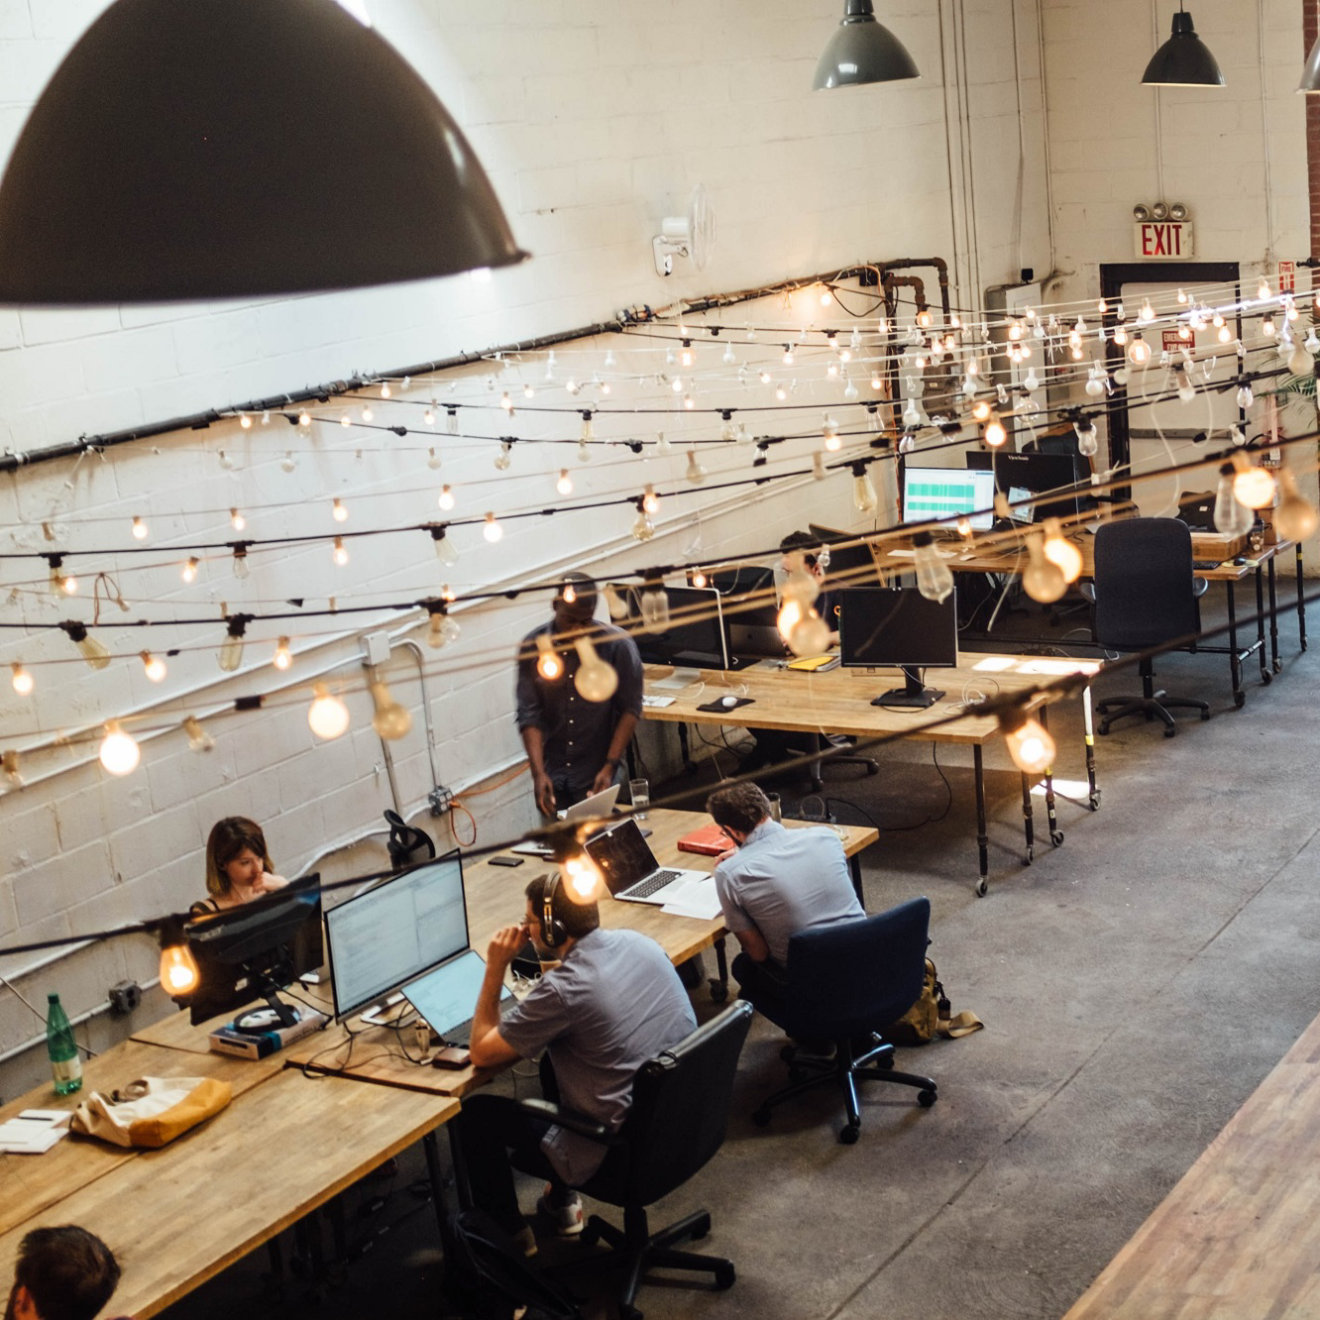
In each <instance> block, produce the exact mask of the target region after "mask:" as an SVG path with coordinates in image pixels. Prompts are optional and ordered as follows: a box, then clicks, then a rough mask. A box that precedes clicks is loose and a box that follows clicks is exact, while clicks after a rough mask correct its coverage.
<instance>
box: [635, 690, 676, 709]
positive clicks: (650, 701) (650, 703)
mask: <svg viewBox="0 0 1320 1320" xmlns="http://www.w3.org/2000/svg"><path fill="white" fill-rule="evenodd" d="M673 704H674V698H673V697H653V696H651V695H649V694H647V695H645V696H643V697H642V708H643V709H644V710H645V709H646V708H647V707H650V708H651V709H652V710H655V709H657V708H660V707H664V706H672V705H673Z"/></svg>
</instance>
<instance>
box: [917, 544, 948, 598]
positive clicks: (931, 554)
mask: <svg viewBox="0 0 1320 1320" xmlns="http://www.w3.org/2000/svg"><path fill="white" fill-rule="evenodd" d="M912 566H913V568H914V569H915V570H916V574H917V590H918V591H919V592H921V594H922V595H923V596H924V597H925V598H926V599H927V600H933V601H942V600H944V599H945V597H946V596H948V594H949V593H950V592H951V591H952V590H953V574H952V573H951V572H950V571H949V566H948V564H946V563H945V562H944V560H943V558H941V556H940V553H939V551H937V550H936V549H935V538H934V537H933V536H932V535H931V534H930V533H929V532H925V531H922V532H917V533H916V535H914V536H913V538H912Z"/></svg>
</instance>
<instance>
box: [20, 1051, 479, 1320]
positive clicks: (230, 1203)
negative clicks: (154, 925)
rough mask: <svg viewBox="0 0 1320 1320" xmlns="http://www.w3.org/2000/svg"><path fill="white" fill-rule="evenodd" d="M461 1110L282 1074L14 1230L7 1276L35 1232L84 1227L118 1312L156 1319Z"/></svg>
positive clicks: (423, 1098) (447, 1103) (450, 1103)
mask: <svg viewBox="0 0 1320 1320" xmlns="http://www.w3.org/2000/svg"><path fill="white" fill-rule="evenodd" d="M110 1053H111V1054H113V1053H114V1051H111V1052H110ZM457 1112H458V1102H457V1101H454V1100H446V1099H443V1098H440V1097H436V1096H431V1095H420V1094H418V1093H416V1092H413V1091H406V1090H402V1089H396V1088H385V1087H375V1086H361V1085H358V1084H356V1083H353V1082H347V1081H341V1080H339V1079H337V1078H333V1077H325V1078H318V1079H315V1080H311V1079H308V1078H305V1077H302V1076H300V1075H299V1074H297V1073H295V1072H291V1071H284V1072H281V1073H278V1074H276V1075H275V1076H273V1077H267V1079H266V1080H265V1081H263V1082H262V1083H261V1084H260V1085H258V1086H256V1087H254V1088H252V1089H251V1090H249V1091H247V1092H245V1093H244V1094H243V1095H241V1096H239V1097H238V1098H237V1099H235V1100H234V1102H233V1103H232V1104H231V1105H230V1106H229V1107H228V1108H227V1109H225V1110H224V1111H222V1112H221V1113H219V1114H217V1115H216V1116H215V1117H214V1118H212V1119H210V1120H209V1121H208V1122H206V1123H204V1124H203V1125H202V1126H201V1127H198V1128H195V1129H194V1130H193V1131H192V1132H189V1133H187V1134H186V1135H185V1136H182V1137H180V1138H179V1139H178V1140H176V1141H174V1142H172V1143H171V1144H170V1145H168V1146H165V1147H163V1148H162V1149H161V1150H155V1151H140V1152H134V1153H133V1154H132V1155H130V1156H129V1157H128V1158H127V1159H126V1160H123V1161H122V1162H121V1163H120V1164H119V1165H118V1166H117V1167H115V1168H114V1169H112V1170H110V1171H104V1170H103V1171H102V1175H101V1176H98V1177H94V1178H90V1179H89V1180H88V1181H87V1182H86V1183H85V1184H84V1185H83V1186H82V1187H80V1188H79V1189H78V1190H76V1191H72V1192H70V1193H69V1194H68V1195H65V1196H63V1197H62V1198H61V1199H60V1200H58V1201H57V1202H54V1203H53V1204H51V1205H50V1206H49V1207H48V1208H47V1209H45V1210H44V1211H42V1212H41V1213H38V1214H36V1215H32V1216H29V1217H28V1218H27V1219H26V1220H25V1221H23V1222H22V1223H20V1224H17V1225H15V1226H14V1227H12V1228H11V1229H10V1230H9V1231H8V1232H6V1233H5V1234H3V1236H0V1278H4V1279H9V1278H11V1277H12V1276H13V1266H14V1258H15V1256H16V1254H17V1251H18V1245H19V1242H20V1240H21V1239H22V1237H23V1235H24V1233H26V1232H27V1231H28V1230H29V1229H32V1228H36V1227H39V1226H41V1225H49V1224H67V1223H74V1224H80V1225H82V1226H83V1227H84V1228H87V1229H89V1230H90V1231H91V1232H93V1233H95V1234H96V1235H97V1236H98V1237H100V1238H102V1239H103V1240H104V1241H105V1243H106V1244H107V1245H108V1246H109V1247H110V1249H111V1250H112V1251H113V1252H114V1253H115V1256H116V1258H117V1259H118V1260H119V1263H120V1267H121V1269H122V1270H123V1275H122V1278H121V1279H120V1283H119V1288H118V1290H117V1291H116V1293H115V1295H114V1297H113V1298H112V1299H111V1301H110V1305H109V1307H108V1308H107V1310H108V1312H109V1313H110V1314H113V1315H121V1314H132V1315H135V1316H138V1317H146V1316H151V1315H155V1314H156V1313H157V1312H159V1311H162V1310H164V1309H165V1308H166V1307H167V1306H169V1305H170V1304H171V1303H172V1302H175V1301H177V1300H178V1299H179V1298H180V1297H182V1296H184V1295H185V1294H186V1293H188V1292H190V1291H191V1290H192V1289H193V1288H195V1287H197V1285H198V1284H200V1283H203V1282H205V1280H207V1279H209V1278H211V1277H212V1276H213V1275H215V1274H218V1273H219V1272H220V1271H221V1270H223V1269H224V1268H225V1267H226V1266H227V1265H230V1264H232V1263H233V1262H234V1261H236V1260H238V1259H239V1258H240V1257H241V1256H244V1255H246V1254H247V1253H248V1252H249V1251H251V1250H252V1249H253V1248H254V1247H256V1246H259V1245H260V1244H261V1243H263V1242H265V1241H267V1240H268V1239H269V1238H271V1237H274V1236H275V1234H276V1233H278V1232H280V1230H281V1229H283V1228H286V1227H288V1226H289V1225H290V1224H293V1223H295V1222H296V1221H297V1220H298V1219H300V1218H301V1217H302V1216H303V1215H305V1214H307V1213H308V1212H309V1211H311V1210H313V1209H315V1208H316V1207H317V1206H319V1205H322V1204H324V1203H325V1202H326V1201H328V1200H329V1199H330V1198H331V1197H332V1196H334V1195H336V1194H337V1193H338V1192H340V1191H342V1190H343V1189H344V1188H345V1187H347V1186H349V1185H350V1184H351V1183H353V1182H356V1181H357V1180H358V1179H359V1178H361V1177H362V1176H363V1175H364V1174H367V1173H369V1172H370V1171H371V1170H372V1169H374V1168H376V1167H377V1166H378V1165H380V1164H382V1163H384V1162H385V1161H386V1160H387V1159H389V1158H390V1157H391V1156H393V1155H395V1154H397V1153H398V1152H399V1151H401V1150H403V1149H405V1148H406V1147H407V1146H410V1145H412V1144H413V1143H414V1142H416V1141H418V1140H420V1139H421V1138H423V1137H427V1136H429V1135H431V1134H433V1133H434V1131H435V1129H436V1128H437V1127H439V1126H440V1125H441V1124H443V1123H445V1122H447V1121H448V1120H449V1119H451V1118H452V1117H453V1116H454V1115H455V1114H456V1113H457ZM29 1158H31V1159H36V1160H41V1159H47V1158H49V1157H48V1156H31V1157H29Z"/></svg>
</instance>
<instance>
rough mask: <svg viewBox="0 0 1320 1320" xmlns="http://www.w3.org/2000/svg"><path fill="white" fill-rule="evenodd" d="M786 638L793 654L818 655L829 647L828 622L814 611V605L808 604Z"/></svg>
mask: <svg viewBox="0 0 1320 1320" xmlns="http://www.w3.org/2000/svg"><path fill="white" fill-rule="evenodd" d="M781 613H782V611H781ZM786 640H787V642H788V649H789V650H790V651H792V652H793V654H794V655H819V654H820V653H821V652H822V651H826V650H828V649H829V645H830V628H829V624H827V623H826V622H825V620H824V619H822V618H821V617H820V615H819V614H818V613H817V612H816V609H815V606H808V607H807V608H806V609H805V610H803V611H802V615H801V618H800V619H799V620H798V621H797V622H796V623H795V624H794V625H793V627H792V628H791V629H790V631H789V634H788V637H787V639H786Z"/></svg>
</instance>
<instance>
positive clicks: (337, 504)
mask: <svg viewBox="0 0 1320 1320" xmlns="http://www.w3.org/2000/svg"><path fill="white" fill-rule="evenodd" d="M330 516H331V517H332V518H333V519H334V520H335V522H338V523H342V522H347V521H348V509H347V508H346V507H345V506H344V502H343V500H341V499H339V498H338V497H336V499H335V501H334V503H333V504H332V505H331V506H330Z"/></svg>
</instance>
